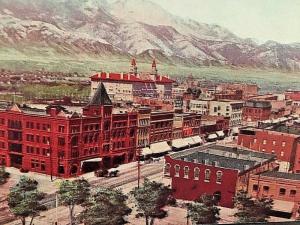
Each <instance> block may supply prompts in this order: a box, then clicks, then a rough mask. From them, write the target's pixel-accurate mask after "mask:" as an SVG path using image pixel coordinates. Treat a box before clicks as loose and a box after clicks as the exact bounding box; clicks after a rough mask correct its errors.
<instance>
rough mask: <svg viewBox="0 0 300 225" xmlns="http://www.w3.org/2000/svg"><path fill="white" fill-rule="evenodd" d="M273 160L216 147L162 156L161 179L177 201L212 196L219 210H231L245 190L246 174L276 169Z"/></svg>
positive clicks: (255, 153)
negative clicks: (239, 191)
mask: <svg viewBox="0 0 300 225" xmlns="http://www.w3.org/2000/svg"><path fill="white" fill-rule="evenodd" d="M274 160H275V156H274V155H271V154H264V153H258V152H253V151H247V150H242V149H237V148H229V147H224V146H218V145H211V146H202V147H198V148H194V149H191V150H190V151H188V152H179V153H174V154H171V155H166V156H165V169H164V175H165V176H166V177H170V178H171V180H172V181H171V183H172V188H173V189H174V190H175V192H174V196H175V198H177V199H183V200H189V201H192V200H195V199H197V198H199V197H200V196H201V195H203V194H205V193H206V194H211V195H214V196H215V198H216V199H217V200H218V202H219V205H220V206H224V207H233V197H234V196H235V194H236V192H237V191H238V190H246V189H247V187H248V178H249V176H250V174H256V173H259V172H263V171H266V170H268V169H270V168H273V167H275V166H277V165H276V164H275V163H274Z"/></svg>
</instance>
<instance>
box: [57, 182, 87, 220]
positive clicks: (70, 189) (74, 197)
mask: <svg viewBox="0 0 300 225" xmlns="http://www.w3.org/2000/svg"><path fill="white" fill-rule="evenodd" d="M58 196H59V201H60V202H61V203H62V204H63V205H65V206H67V207H69V218H70V225H73V224H74V208H75V206H76V205H81V204H83V203H84V202H86V201H87V199H88V197H89V196H90V185H89V183H88V182H87V181H86V180H85V179H79V180H73V181H69V180H64V181H63V182H61V183H60V185H59V190H58Z"/></svg>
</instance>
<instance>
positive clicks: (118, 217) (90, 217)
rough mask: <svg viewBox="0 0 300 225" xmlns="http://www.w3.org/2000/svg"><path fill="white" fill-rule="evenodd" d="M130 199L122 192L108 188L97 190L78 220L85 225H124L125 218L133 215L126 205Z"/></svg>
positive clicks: (85, 205)
mask: <svg viewBox="0 0 300 225" xmlns="http://www.w3.org/2000/svg"><path fill="white" fill-rule="evenodd" d="M127 199H128V197H127V196H126V195H124V194H123V193H122V192H121V191H120V190H113V189H108V188H99V189H97V190H96V191H95V192H94V193H93V194H92V195H91V197H90V198H89V199H88V201H87V203H86V204H84V210H83V211H82V212H81V213H80V215H79V217H78V219H79V221H80V222H83V223H84V224H85V225H122V224H125V223H126V221H125V220H124V216H126V215H129V214H130V213H131V209H130V208H129V207H128V206H127V205H126V201H127Z"/></svg>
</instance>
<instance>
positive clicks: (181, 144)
mask: <svg viewBox="0 0 300 225" xmlns="http://www.w3.org/2000/svg"><path fill="white" fill-rule="evenodd" d="M188 145H189V143H187V142H186V141H185V140H183V139H182V138H179V139H175V140H173V141H172V147H174V148H183V147H186V146H188Z"/></svg>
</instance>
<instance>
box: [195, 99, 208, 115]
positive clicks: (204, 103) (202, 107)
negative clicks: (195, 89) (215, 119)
mask: <svg viewBox="0 0 300 225" xmlns="http://www.w3.org/2000/svg"><path fill="white" fill-rule="evenodd" d="M190 112H193V113H199V114H201V115H208V114H209V100H191V101H190Z"/></svg>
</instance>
